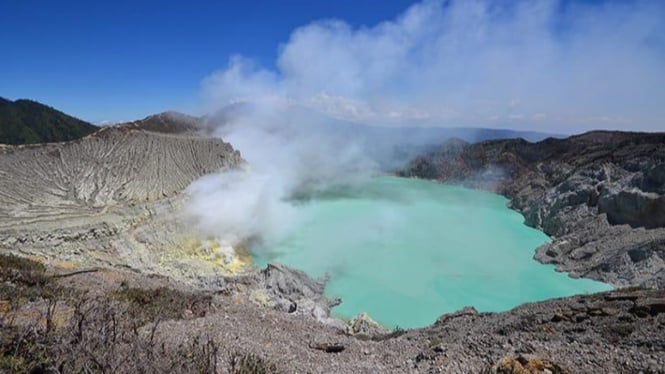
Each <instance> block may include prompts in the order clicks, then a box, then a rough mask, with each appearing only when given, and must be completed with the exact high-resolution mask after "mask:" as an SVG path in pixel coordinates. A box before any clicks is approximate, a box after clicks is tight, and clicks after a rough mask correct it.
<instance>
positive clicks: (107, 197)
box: [0, 114, 242, 276]
mask: <svg viewBox="0 0 665 374" xmlns="http://www.w3.org/2000/svg"><path fill="white" fill-rule="evenodd" d="M183 118H184V117H177V116H173V115H172V114H163V115H158V116H152V117H148V118H147V119H145V120H143V121H137V122H133V123H130V124H124V125H118V126H112V127H106V128H102V129H100V130H99V131H97V132H95V133H94V134H92V135H89V136H87V137H84V138H82V139H78V140H75V141H70V142H64V143H49V144H39V145H21V146H3V147H1V148H0V250H2V251H12V252H14V253H22V254H24V255H33V256H40V257H44V258H47V259H50V260H53V261H55V260H57V261H61V262H66V263H70V264H72V266H86V265H91V266H92V265H104V266H129V267H132V268H136V269H141V270H143V271H148V272H156V273H174V274H175V275H177V274H179V273H182V275H183V276H189V275H192V274H191V273H192V272H194V273H195V272H196V270H198V268H197V267H196V266H192V263H198V264H201V265H202V266H203V265H205V267H206V269H207V270H208V271H212V269H214V268H215V266H214V264H213V263H212V262H211V261H205V260H207V258H205V255H206V254H205V248H202V247H203V243H202V241H201V240H200V238H197V237H196V234H195V233H194V232H192V230H191V229H189V228H188V226H187V225H186V222H183V218H182V215H181V214H179V212H180V210H181V207H182V206H183V203H184V196H183V195H182V194H181V192H182V190H184V188H185V187H187V186H188V185H189V184H190V183H191V182H192V181H194V180H196V179H198V178H199V177H201V176H203V175H205V174H209V173H213V172H217V171H219V170H222V169H225V168H231V167H235V166H237V165H239V164H240V163H241V162H242V159H241V157H240V154H239V153H238V152H237V151H235V150H234V149H233V148H232V147H231V145H229V144H227V143H224V142H223V141H221V140H219V139H214V138H206V137H203V136H198V135H197V134H196V133H194V132H192V131H190V130H191V128H190V123H189V122H188V121H183ZM159 126H163V128H164V130H165V131H154V130H161V127H159ZM150 130H153V131H150ZM181 248H185V249H183V250H180V249H181ZM188 251H189V252H191V253H190V254H191V256H190V255H187V253H188ZM199 252H200V253H199ZM208 263H209V264H208ZM188 264H189V265H188ZM206 264H208V265H209V266H208V265H206ZM189 267H191V268H192V270H186V269H188V268H189ZM202 273H205V272H204V271H202ZM192 276H193V275H192Z"/></svg>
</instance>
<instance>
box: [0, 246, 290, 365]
mask: <svg viewBox="0 0 665 374" xmlns="http://www.w3.org/2000/svg"><path fill="white" fill-rule="evenodd" d="M54 279H55V278H53V277H52V276H49V274H47V272H46V268H45V267H44V266H43V265H42V264H40V263H38V262H35V261H32V260H29V259H24V258H21V257H16V256H11V255H10V256H7V255H0V281H2V286H1V287H0V301H2V302H4V303H1V304H0V306H2V305H6V302H7V301H8V300H12V303H11V306H10V307H5V308H3V309H2V313H1V314H0V372H1V373H11V374H13V373H26V372H31V373H221V372H225V371H224V370H226V369H228V371H229V372H230V373H234V374H235V373H238V374H240V373H242V374H250V373H252V374H253V373H257V374H262V373H275V372H277V368H276V366H275V365H274V364H272V363H270V362H269V361H267V360H265V359H263V358H262V357H261V356H259V355H258V354H256V353H253V352H240V351H237V350H236V349H234V348H233V349H231V348H227V347H224V346H223V345H222V344H221V343H220V342H216V341H214V340H213V339H211V338H208V337H205V336H200V335H195V336H189V337H188V339H186V340H184V341H183V342H182V343H180V344H177V345H175V346H174V345H173V343H172V342H171V343H169V341H167V340H165V338H164V337H163V336H161V335H160V334H159V333H158V330H159V327H160V324H161V321H164V320H167V319H178V318H183V312H184V311H190V312H191V313H192V315H193V316H202V315H205V313H206V312H207V311H208V309H209V308H211V306H212V298H211V297H210V295H208V294H205V293H196V292H191V293H187V292H182V291H178V290H174V289H170V288H156V289H142V288H130V287H126V286H124V287H121V288H120V289H119V290H117V291H115V292H113V293H111V294H108V295H99V294H97V295H95V296H86V295H80V294H78V295H76V296H77V297H72V296H73V295H74V291H67V292H65V290H63V289H62V288H61V287H60V286H58V285H57V282H56V281H55V280H54ZM57 309H58V310H61V311H62V310H67V311H68V313H66V314H67V316H66V318H62V317H60V318H56V310H57ZM17 316H20V317H21V318H16V317H17ZM224 355H226V357H228V360H226V361H223V357H224ZM224 364H226V365H224ZM223 369H224V370H223Z"/></svg>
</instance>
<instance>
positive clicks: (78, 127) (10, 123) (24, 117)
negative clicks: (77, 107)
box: [0, 97, 98, 144]
mask: <svg viewBox="0 0 665 374" xmlns="http://www.w3.org/2000/svg"><path fill="white" fill-rule="evenodd" d="M96 130H98V127H97V126H95V125H93V124H90V123H88V122H85V121H81V120H80V119H77V118H74V117H72V116H69V115H67V114H65V113H62V112H60V111H58V110H56V109H53V108H51V107H49V106H46V105H44V104H40V103H38V102H36V101H32V100H25V99H21V100H16V101H11V100H7V99H4V98H2V97H0V143H4V144H33V143H49V142H61V141H67V140H74V139H78V138H81V137H84V136H86V135H88V134H90V133H93V132H95V131H96Z"/></svg>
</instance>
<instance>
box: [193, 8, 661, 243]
mask: <svg viewBox="0 0 665 374" xmlns="http://www.w3.org/2000/svg"><path fill="white" fill-rule="evenodd" d="M663 61H665V6H664V5H663V4H662V3H661V2H654V1H631V2H623V1H606V2H600V3H586V2H571V1H557V0H544V1H515V2H495V1H490V0H451V1H444V0H425V1H423V2H421V3H418V4H415V5H413V6H411V7H410V8H408V9H406V10H405V11H404V12H403V13H402V14H400V15H399V16H397V17H396V18H395V19H394V20H388V21H385V22H382V23H379V24H377V25H373V26H369V27H353V26H351V25H349V24H347V23H345V22H344V21H341V20H321V21H316V22H313V23H310V24H308V25H305V26H302V27H300V28H298V29H296V30H294V31H293V33H292V34H291V36H290V38H289V40H288V41H287V42H286V43H285V44H283V45H281V46H279V53H278V58H277V61H276V64H275V65H276V69H274V70H273V69H267V68H263V67H261V66H260V65H258V63H256V62H254V61H252V60H251V59H249V58H246V57H243V56H234V57H232V58H231V59H230V61H229V64H228V66H227V67H226V68H225V69H222V70H220V71H218V72H215V73H213V74H211V75H210V76H209V77H207V78H206V79H205V80H204V82H203V97H204V98H205V101H206V105H207V108H208V111H209V112H210V113H211V115H210V116H209V117H208V121H209V122H210V124H211V126H213V128H214V129H215V133H216V134H217V135H218V136H221V137H222V138H223V139H225V140H226V141H229V142H231V144H233V146H234V147H235V148H236V149H239V150H240V151H241V153H242V155H243V157H244V158H245V160H247V161H248V168H247V170H244V171H234V172H231V173H223V174H219V175H214V176H209V177H206V178H204V179H202V180H200V181H197V182H195V183H194V184H193V185H192V186H191V187H190V188H189V190H188V192H189V194H190V195H191V196H192V199H191V204H190V209H189V211H190V213H191V215H192V216H194V217H195V218H196V219H197V222H199V223H200V227H201V229H202V230H203V231H204V232H205V233H207V234H209V235H217V236H220V237H224V238H227V240H229V241H230V242H237V241H242V240H245V239H247V238H251V237H260V238H262V239H263V240H279V238H280V237H281V236H282V235H285V233H287V232H288V230H290V229H292V228H293V227H297V225H298V224H302V222H299V220H300V219H301V217H298V216H297V214H296V213H295V211H294V209H293V201H291V199H293V198H294V196H300V195H307V194H311V193H313V192H316V191H324V190H326V189H327V188H330V187H331V186H337V185H340V184H342V185H343V184H353V183H361V182H362V181H363V180H365V179H366V178H368V177H371V176H372V175H375V174H376V173H379V172H381V170H382V168H384V166H385V165H395V163H394V162H392V161H394V160H392V161H391V162H386V160H385V159H384V158H385V157H389V156H390V157H392V156H391V154H390V152H387V151H386V150H388V149H391V148H392V147H394V146H396V145H399V144H400V141H401V140H403V139H400V137H399V136H396V137H394V138H392V139H389V140H388V141H386V140H385V139H383V140H382V141H381V142H380V143H381V144H376V142H373V141H372V140H373V139H372V136H369V137H368V136H367V135H365V136H364V137H363V136H358V133H357V132H355V130H354V129H353V126H352V125H351V124H353V123H362V124H369V125H375V126H386V127H411V126H463V127H464V126H467V127H468V126H480V127H502V128H505V127H510V128H515V129H521V130H537V131H550V132H555V133H571V132H580V131H583V130H588V129H592V128H606V129H612V128H619V129H632V130H662V119H663V118H665V106H663V105H662V103H663V102H665V64H664V63H663ZM372 134H376V132H374V133H372Z"/></svg>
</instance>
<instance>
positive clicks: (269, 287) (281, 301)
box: [226, 263, 344, 327]
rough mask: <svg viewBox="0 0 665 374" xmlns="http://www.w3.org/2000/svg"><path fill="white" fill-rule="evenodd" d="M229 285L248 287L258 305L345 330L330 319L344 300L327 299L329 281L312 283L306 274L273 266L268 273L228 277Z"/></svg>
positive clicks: (269, 265) (265, 271) (313, 280)
mask: <svg viewBox="0 0 665 374" xmlns="http://www.w3.org/2000/svg"><path fill="white" fill-rule="evenodd" d="M226 281H227V282H229V283H232V284H241V285H244V286H246V287H248V288H249V289H250V290H252V292H253V293H254V295H256V297H255V301H257V302H259V303H260V304H264V305H265V306H269V307H272V308H273V309H277V310H281V311H284V312H287V313H293V314H297V315H307V316H311V317H314V318H315V319H317V320H319V321H321V322H324V323H328V324H333V325H339V326H340V327H341V326H344V325H343V324H342V323H341V321H338V320H334V319H332V318H330V309H331V308H332V307H334V306H335V305H338V304H339V303H340V302H341V300H339V299H335V300H328V299H326V298H325V297H324V296H323V292H324V289H325V285H326V281H327V279H325V278H324V279H318V280H315V279H312V278H311V277H309V276H308V275H307V274H305V273H304V272H303V271H300V270H296V269H291V268H289V267H286V266H284V265H282V264H278V263H270V264H268V266H267V267H266V268H265V269H261V270H255V271H253V272H251V273H248V274H245V275H241V276H234V277H228V278H227V279H226Z"/></svg>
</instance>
